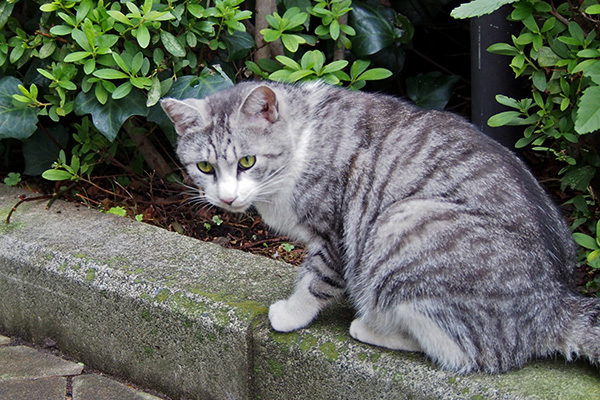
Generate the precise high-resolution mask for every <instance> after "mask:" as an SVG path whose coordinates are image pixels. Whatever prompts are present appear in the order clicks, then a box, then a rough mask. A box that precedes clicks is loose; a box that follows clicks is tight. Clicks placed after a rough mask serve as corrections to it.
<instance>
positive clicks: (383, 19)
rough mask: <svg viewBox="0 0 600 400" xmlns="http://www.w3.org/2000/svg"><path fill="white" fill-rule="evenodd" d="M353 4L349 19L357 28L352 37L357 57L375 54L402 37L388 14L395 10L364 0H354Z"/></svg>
mask: <svg viewBox="0 0 600 400" xmlns="http://www.w3.org/2000/svg"><path fill="white" fill-rule="evenodd" d="M352 6H353V10H352V12H351V14H350V18H349V19H350V25H351V26H353V27H354V29H355V30H356V35H355V36H354V37H352V53H353V54H354V55H355V56H356V57H365V56H369V55H372V54H375V53H377V52H379V51H380V50H382V49H385V48H386V47H388V46H390V45H392V44H393V43H394V42H395V41H396V40H398V39H399V38H400V36H401V34H400V33H399V32H398V31H397V29H396V28H395V27H394V25H393V24H392V22H390V19H389V17H388V16H387V14H386V13H387V12H389V11H392V14H394V12H393V10H391V9H386V7H376V6H373V5H371V3H362V2H353V3H352ZM394 17H395V15H394Z"/></svg>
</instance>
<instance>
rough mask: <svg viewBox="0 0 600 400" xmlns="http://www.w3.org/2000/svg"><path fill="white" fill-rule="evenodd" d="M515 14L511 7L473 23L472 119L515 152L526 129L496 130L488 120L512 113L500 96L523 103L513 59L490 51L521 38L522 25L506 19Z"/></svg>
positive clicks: (517, 127)
mask: <svg viewBox="0 0 600 400" xmlns="http://www.w3.org/2000/svg"><path fill="white" fill-rule="evenodd" d="M512 10H513V8H512V6H511V5H505V6H503V7H502V8H500V9H499V10H497V11H495V12H493V13H492V14H488V15H484V16H482V17H479V18H472V19H471V101H472V105H471V107H472V108H471V118H472V121H473V123H474V124H475V125H476V126H477V127H478V128H479V129H480V130H481V131H483V132H484V133H485V134H487V135H488V136H490V137H492V138H493V139H495V140H496V141H498V142H500V143H502V144H503V145H505V146H507V147H509V148H511V149H513V148H514V144H515V142H516V141H517V140H519V138H521V137H522V135H523V128H522V127H519V126H502V127H497V128H492V127H490V126H488V124H487V120H488V119H489V118H490V117H491V116H492V115H494V114H498V113H500V112H502V111H508V110H509V109H508V108H507V107H505V106H503V105H501V104H499V103H498V102H497V101H496V100H495V97H496V95H497V94H503V95H506V96H509V97H512V98H517V99H520V98H522V97H523V95H524V93H523V92H524V90H523V86H522V85H521V84H520V80H518V79H515V74H514V72H513V71H512V69H511V68H510V66H509V64H510V61H511V57H509V56H502V55H497V54H492V53H489V52H488V51H487V48H488V47H489V46H491V45H492V44H494V43H509V44H512V39H511V35H515V36H517V35H518V33H519V31H520V29H521V27H520V24H519V23H511V22H510V21H508V20H507V19H506V17H507V16H508V15H509V14H510V13H511V12H512Z"/></svg>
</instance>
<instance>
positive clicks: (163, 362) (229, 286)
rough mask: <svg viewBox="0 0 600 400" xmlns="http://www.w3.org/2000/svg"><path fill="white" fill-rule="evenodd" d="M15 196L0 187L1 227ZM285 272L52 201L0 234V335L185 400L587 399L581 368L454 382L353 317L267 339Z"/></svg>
mask: <svg viewBox="0 0 600 400" xmlns="http://www.w3.org/2000/svg"><path fill="white" fill-rule="evenodd" d="M18 193H22V192H20V191H18V190H14V189H11V188H7V187H5V186H0V217H2V218H5V217H6V215H7V213H8V212H9V210H10V209H11V208H12V206H13V205H14V204H15V203H16V202H17V197H16V196H17V194H18ZM295 274H296V273H295V270H294V268H293V267H291V266H289V265H286V264H283V263H280V262H277V261H273V260H269V259H266V258H263V257H258V256H253V255H250V254H246V253H242V252H239V251H233V250H226V249H223V248H221V247H219V246H217V245H212V244H207V243H202V242H200V241H197V240H194V239H191V238H187V237H183V236H181V235H178V234H176V233H172V232H167V231H165V230H162V229H159V228H155V227H152V226H149V225H146V224H142V223H136V222H134V221H130V220H128V219H125V218H121V217H116V216H112V215H105V214H101V213H98V212H96V211H94V210H87V209H84V208H83V207H75V206H73V205H71V204H66V203H62V202H56V203H55V204H54V205H53V206H52V208H51V209H50V210H49V211H47V210H45V203H36V202H29V203H25V204H23V205H21V206H20V207H19V209H18V211H17V212H16V213H15V214H14V215H13V217H12V222H11V224H10V225H8V226H7V225H4V224H2V225H1V227H0V330H3V331H5V332H7V333H10V334H13V335H19V336H21V337H23V338H25V339H27V340H32V341H35V342H41V341H43V340H44V339H45V338H46V337H51V338H52V339H54V340H55V341H56V342H57V343H58V347H59V348H60V349H61V351H63V352H65V353H67V354H70V355H72V356H73V357H75V358H77V359H78V360H81V361H83V362H84V363H86V364H87V365H89V366H91V367H93V368H96V369H99V370H101V371H105V372H107V373H110V374H114V375H117V376H121V377H124V378H126V379H128V380H131V381H132V382H135V383H137V384H139V385H141V386H144V387H148V388H153V389H156V390H159V391H162V392H163V393H166V394H168V395H169V396H172V397H173V398H186V399H189V398H192V399H284V398H285V399H434V398H444V399H484V398H485V399H586V400H587V399H598V398H600V373H599V371H598V369H597V368H595V367H592V366H590V365H588V364H586V363H570V364H567V363H565V361H564V360H563V359H557V360H544V361H537V362H533V363H531V364H529V365H528V366H527V367H525V368H523V369H521V370H519V371H514V372H511V373H508V374H504V375H500V376H488V375H480V374H474V375H468V376H456V375H454V374H451V373H447V372H444V371H441V370H439V369H438V368H437V367H435V366H433V365H432V364H431V363H429V362H428V361H427V360H426V359H425V358H424V357H423V356H422V355H420V354H406V353H400V352H393V351H387V350H382V349H378V348H375V347H371V346H367V345H363V344H361V343H357V342H355V341H354V340H352V339H351V338H350V337H349V336H348V333H347V330H348V326H349V322H350V320H351V318H352V312H351V310H349V309H348V308H347V307H345V306H344V305H343V304H340V305H339V306H337V307H334V308H332V309H329V310H327V311H326V312H325V313H324V314H323V315H322V316H320V317H319V319H318V320H317V321H316V322H315V323H314V324H313V325H311V326H310V327H309V328H308V329H304V330H301V331H299V332H294V333H290V334H280V333H275V332H273V331H271V330H270V329H269V324H268V319H267V315H266V314H267V307H268V305H269V304H270V303H271V302H273V301H275V300H277V299H280V298H283V297H286V296H287V295H288V294H289V292H290V291H291V290H292V288H293V285H294V280H295Z"/></svg>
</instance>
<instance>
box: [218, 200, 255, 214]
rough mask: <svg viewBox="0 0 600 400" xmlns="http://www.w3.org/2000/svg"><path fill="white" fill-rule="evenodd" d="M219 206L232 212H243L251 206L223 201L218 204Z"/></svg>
mask: <svg viewBox="0 0 600 400" xmlns="http://www.w3.org/2000/svg"><path fill="white" fill-rule="evenodd" d="M217 206H218V207H220V208H222V209H224V210H226V211H229V212H230V213H243V212H246V211H247V210H248V209H249V208H250V205H237V204H226V203H223V202H221V203H220V204H217Z"/></svg>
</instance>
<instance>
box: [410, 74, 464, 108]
mask: <svg viewBox="0 0 600 400" xmlns="http://www.w3.org/2000/svg"><path fill="white" fill-rule="evenodd" d="M459 80H460V77H459V76H456V75H452V76H449V75H443V74H442V73H440V72H430V73H428V74H420V75H417V76H415V77H411V78H408V79H407V80H406V91H407V94H408V97H410V99H411V100H412V101H413V102H414V103H415V104H417V105H418V106H419V107H423V108H427V109H431V110H443V109H444V107H446V104H448V101H449V100H450V95H451V94H452V87H453V86H454V85H455V84H456V83H457V82H458V81H459Z"/></svg>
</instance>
